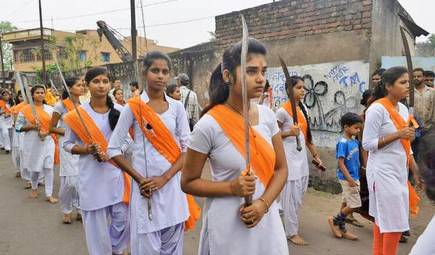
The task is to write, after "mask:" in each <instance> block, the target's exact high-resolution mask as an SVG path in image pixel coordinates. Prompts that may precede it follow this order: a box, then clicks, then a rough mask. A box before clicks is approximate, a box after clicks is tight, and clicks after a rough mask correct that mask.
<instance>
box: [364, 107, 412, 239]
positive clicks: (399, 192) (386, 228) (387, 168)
mask: <svg viewBox="0 0 435 255" xmlns="http://www.w3.org/2000/svg"><path fill="white" fill-rule="evenodd" d="M399 114H400V115H401V116H402V118H403V119H404V120H408V109H407V108H406V106H405V105H403V104H401V103H399ZM395 132H397V129H396V127H395V126H394V124H393V122H392V120H391V118H390V115H389V113H388V112H387V110H386V109H385V108H384V106H383V105H381V104H379V103H374V104H372V105H371V106H370V107H369V108H368V110H367V112H366V121H365V124H364V134H363V142H362V144H363V147H364V149H365V150H366V151H369V158H368V162H367V183H368V188H369V201H370V204H369V213H370V215H371V216H373V217H374V218H375V222H376V224H377V225H378V226H379V228H380V230H381V233H388V232H403V231H406V230H408V229H409V222H408V216H409V194H408V185H407V181H408V167H407V162H406V161H407V160H406V153H405V149H404V148H403V146H402V143H401V142H400V140H396V141H394V142H392V143H390V144H388V145H387V146H385V147H383V148H382V149H378V141H379V139H380V138H381V137H385V136H386V135H389V134H392V133H395Z"/></svg>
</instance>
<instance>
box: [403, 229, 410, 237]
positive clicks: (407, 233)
mask: <svg viewBox="0 0 435 255" xmlns="http://www.w3.org/2000/svg"><path fill="white" fill-rule="evenodd" d="M402 235H404V236H411V233H410V232H409V230H406V231H405V232H403V233H402Z"/></svg>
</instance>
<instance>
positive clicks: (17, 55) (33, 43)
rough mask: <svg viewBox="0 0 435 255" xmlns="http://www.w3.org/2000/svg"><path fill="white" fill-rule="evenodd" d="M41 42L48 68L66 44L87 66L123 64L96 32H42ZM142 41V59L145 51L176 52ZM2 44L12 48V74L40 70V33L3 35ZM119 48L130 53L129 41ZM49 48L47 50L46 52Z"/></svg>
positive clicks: (17, 32)
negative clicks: (70, 44) (69, 44)
mask: <svg viewBox="0 0 435 255" xmlns="http://www.w3.org/2000/svg"><path fill="white" fill-rule="evenodd" d="M43 31H44V32H43V34H44V40H45V43H46V48H47V50H46V53H45V59H46V61H47V64H50V63H52V61H53V59H52V53H53V51H54V49H56V51H58V53H60V55H61V56H62V54H66V53H65V52H63V51H64V50H65V48H66V45H67V40H74V43H73V44H74V48H75V50H76V52H77V58H78V59H79V60H80V61H82V62H83V63H86V65H90V66H98V65H104V64H114V63H120V62H122V61H121V59H120V58H119V56H118V55H117V53H116V52H115V50H114V49H113V47H112V46H111V44H110V43H109V41H108V40H107V39H106V38H105V37H104V36H103V37H102V38H101V41H100V37H99V35H98V33H97V31H96V30H80V31H76V32H75V33H72V32H65V31H60V30H54V29H49V28H44V30H43ZM145 40H146V39H145V38H143V37H138V38H137V45H138V55H139V56H140V55H144V54H145V53H146V52H147V50H146V47H147V48H148V50H150V51H151V50H159V51H163V52H166V53H169V52H173V51H176V50H178V49H177V48H172V47H166V46H161V45H157V43H156V42H155V41H154V40H149V39H148V40H147V41H145ZM3 41H4V42H7V43H11V44H12V50H13V62H14V70H16V71H21V72H34V71H35V69H40V68H41V66H42V62H41V54H40V52H41V51H40V44H41V41H40V30H39V28H35V29H26V30H18V31H13V32H9V33H4V34H3ZM121 43H122V45H123V46H124V47H125V48H126V49H127V50H128V51H131V39H130V38H129V37H126V38H125V39H123V40H121ZM49 48H50V49H49Z"/></svg>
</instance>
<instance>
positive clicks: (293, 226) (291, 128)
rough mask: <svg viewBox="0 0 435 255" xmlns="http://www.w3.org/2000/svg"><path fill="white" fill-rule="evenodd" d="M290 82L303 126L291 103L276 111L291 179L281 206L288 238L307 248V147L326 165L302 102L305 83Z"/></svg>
mask: <svg viewBox="0 0 435 255" xmlns="http://www.w3.org/2000/svg"><path fill="white" fill-rule="evenodd" d="M289 82H290V87H288V85H287V83H286V90H287V91H288V90H290V89H292V90H293V95H294V98H295V101H296V106H297V109H296V112H297V115H298V122H299V123H298V125H294V124H293V111H292V109H291V104H290V101H287V102H286V103H284V104H283V105H282V107H280V108H279V109H278V110H277V111H276V118H277V120H278V126H279V127H280V129H281V135H282V138H283V143H284V149H285V156H286V159H287V166H288V178H287V183H286V185H285V188H284V190H283V192H282V193H281V205H282V207H283V210H284V226H285V231H286V235H287V238H288V239H289V240H290V241H291V242H292V243H293V244H296V245H307V244H308V243H307V242H306V241H305V240H304V239H303V238H302V237H301V236H299V234H298V229H299V208H300V207H301V205H302V200H303V198H304V193H305V191H307V187H308V181H309V174H310V173H309V168H308V157H307V148H308V150H309V151H310V152H311V155H312V156H313V159H314V160H316V161H317V162H318V163H319V165H323V163H322V161H321V160H320V156H319V153H318V152H317V149H316V146H315V145H314V144H313V139H312V136H311V130H310V126H309V123H308V115H307V111H306V109H305V106H304V105H303V104H302V99H303V98H304V80H303V79H302V78H301V77H299V76H292V77H291V78H290V81H289ZM296 136H298V137H299V140H300V144H301V148H302V149H301V151H298V150H297V149H296Z"/></svg>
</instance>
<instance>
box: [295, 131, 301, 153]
mask: <svg viewBox="0 0 435 255" xmlns="http://www.w3.org/2000/svg"><path fill="white" fill-rule="evenodd" d="M296 150H297V151H301V150H302V146H301V140H300V139H299V136H298V135H297V136H296Z"/></svg>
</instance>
